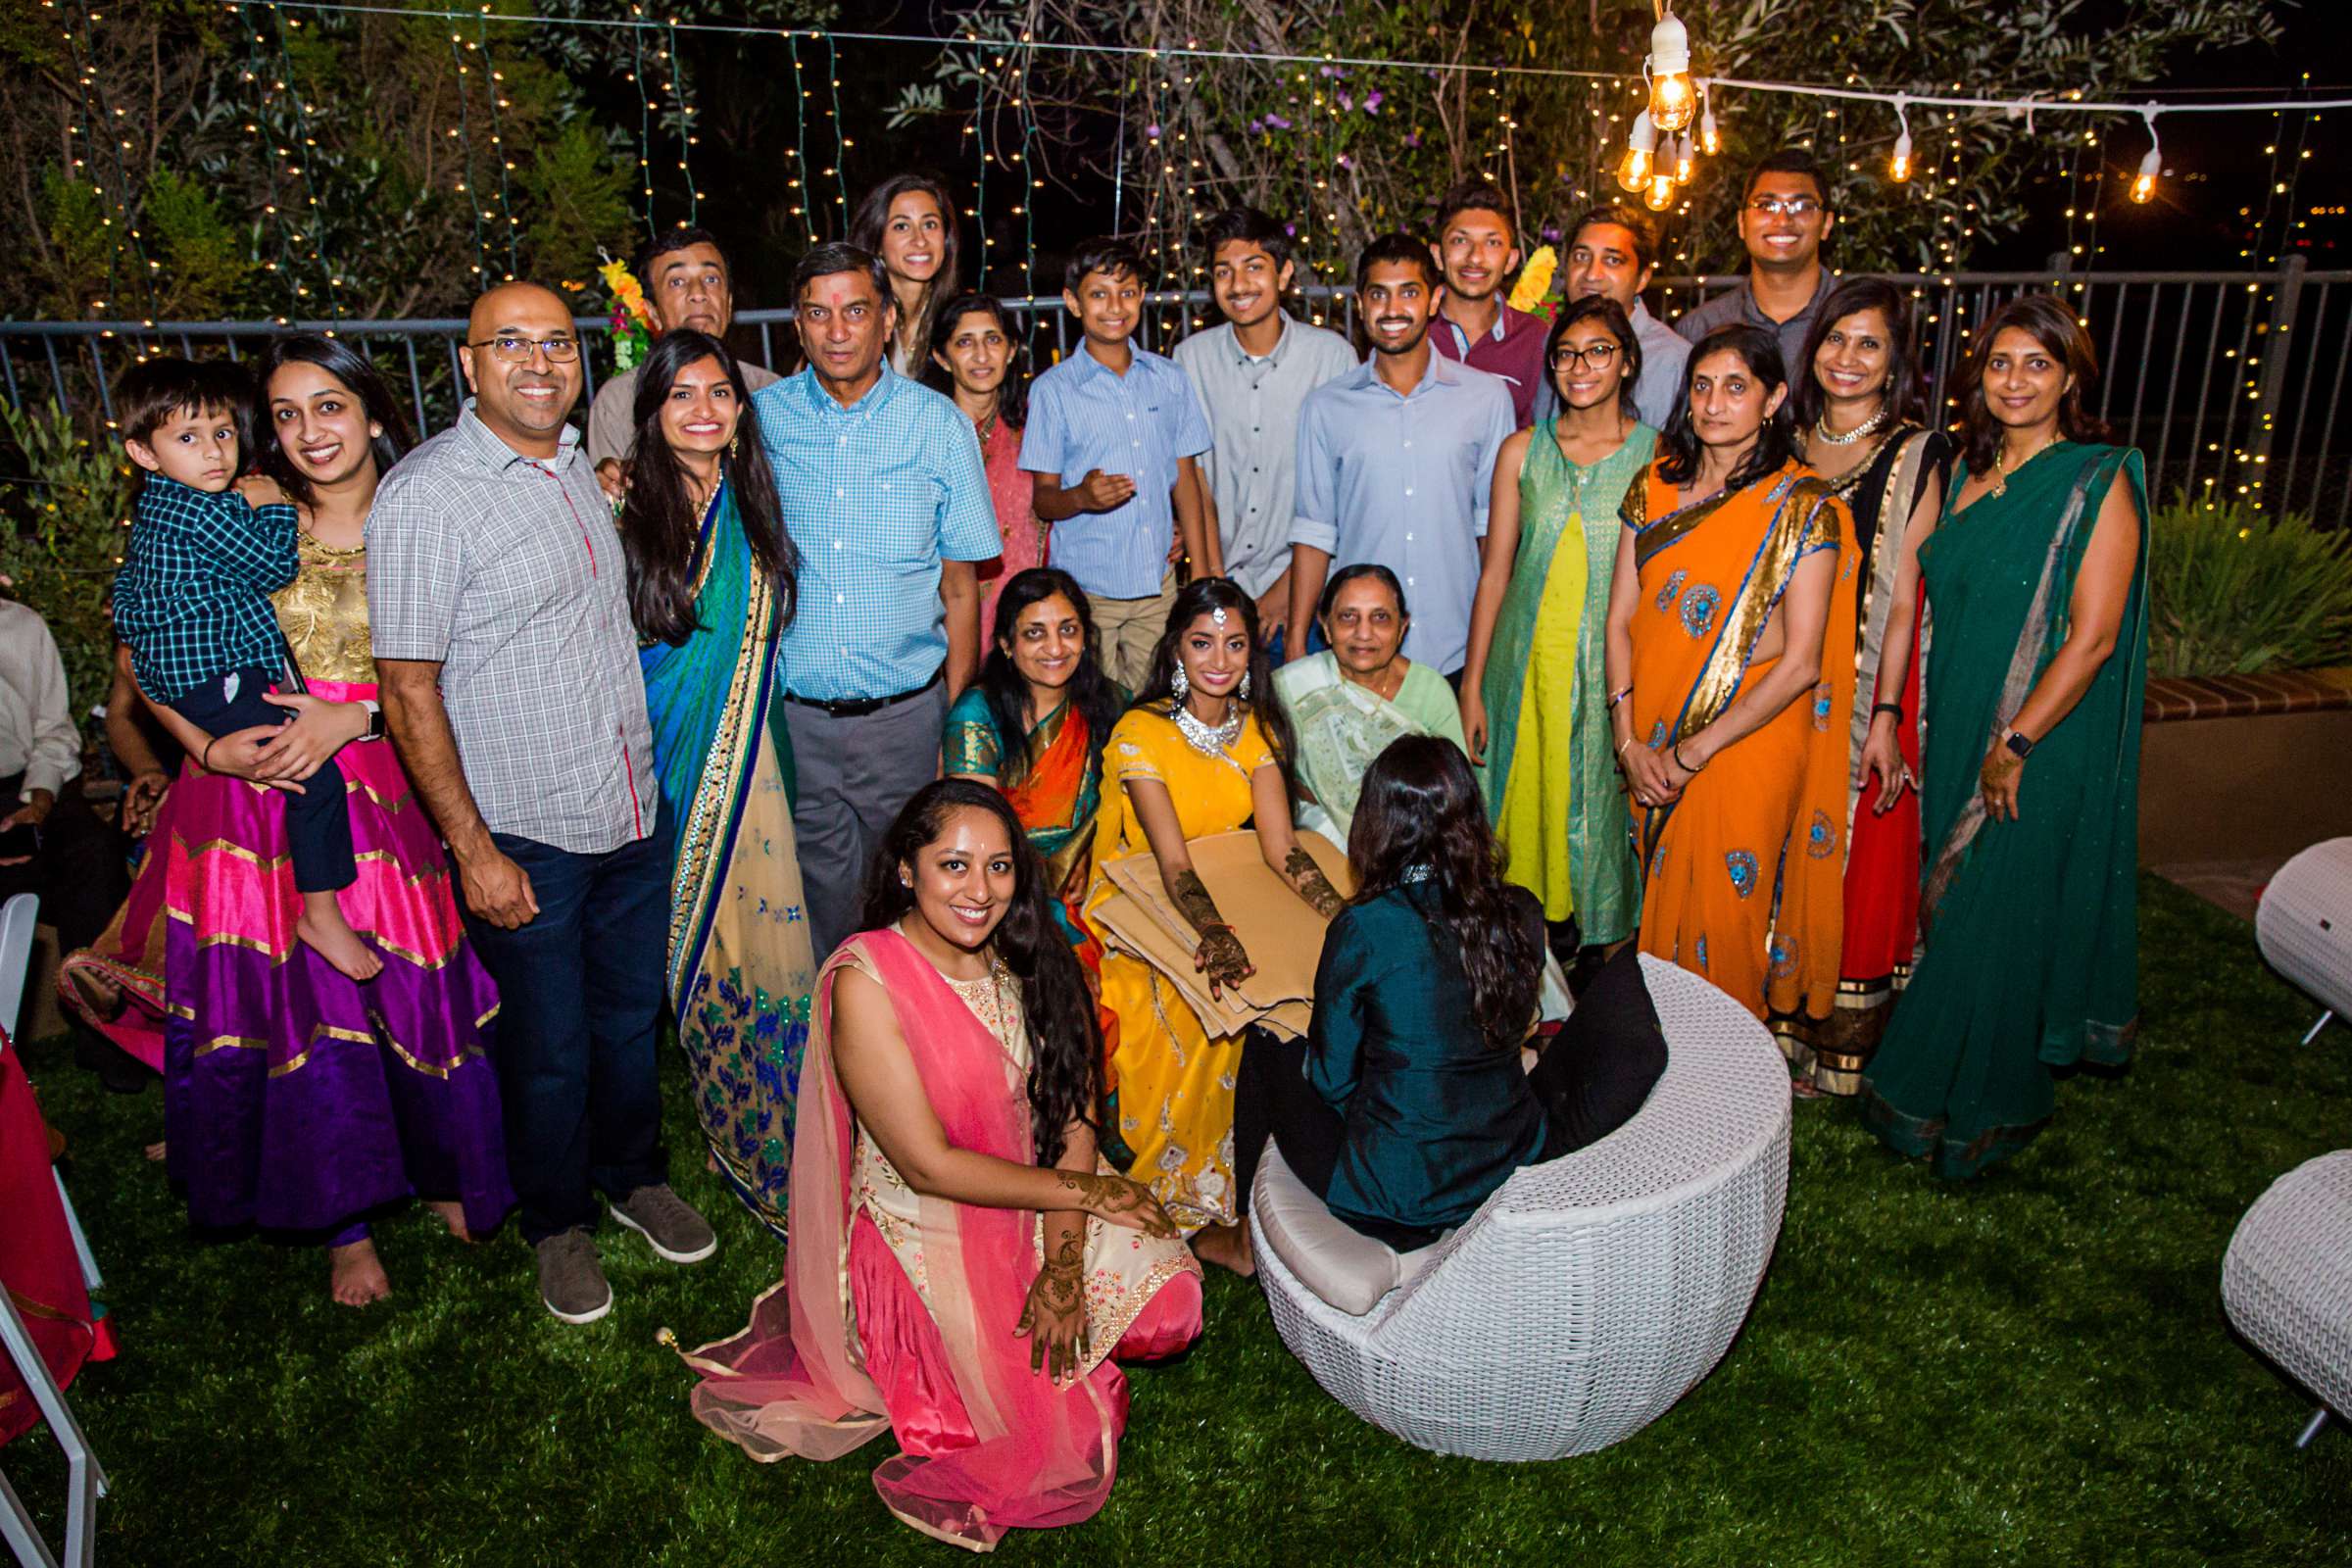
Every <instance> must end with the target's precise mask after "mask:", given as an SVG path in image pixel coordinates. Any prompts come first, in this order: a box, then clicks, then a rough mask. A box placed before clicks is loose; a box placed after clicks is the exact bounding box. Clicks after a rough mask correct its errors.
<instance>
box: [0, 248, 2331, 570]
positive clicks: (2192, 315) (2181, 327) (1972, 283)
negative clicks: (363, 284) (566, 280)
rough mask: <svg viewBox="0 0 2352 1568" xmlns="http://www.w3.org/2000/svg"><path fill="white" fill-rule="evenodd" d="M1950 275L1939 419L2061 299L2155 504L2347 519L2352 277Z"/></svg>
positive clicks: (1178, 311)
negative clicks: (2026, 326) (2089, 343)
mask: <svg viewBox="0 0 2352 1568" xmlns="http://www.w3.org/2000/svg"><path fill="white" fill-rule="evenodd" d="M2058 260H2059V259H2054V265H2053V266H2052V268H2051V269H2050V270H2046V271H2039V272H1945V273H1922V274H1916V275H1909V276H1901V277H1897V278H1895V279H1894V281H1895V282H1897V283H1898V284H1900V285H1901V286H1903V287H1904V288H1906V289H1907V290H1908V291H1909V292H1910V293H1911V295H1912V298H1913V301H1914V319H1913V323H1912V330H1913V334H1914V337H1915V339H1916V342H1915V348H1916V350H1917V353H1918V363H1920V364H1921V365H1922V366H1924V367H1925V368H1926V369H1927V371H1928V374H1929V376H1930V380H1931V395H1932V398H1933V400H1934V403H1933V406H1936V407H1946V406H1948V404H1949V402H1950V400H1951V399H1952V392H1951V390H1950V389H1951V387H1952V385H1953V383H1954V379H1955V375H1956V372H1957V370H1958V368H1959V367H1960V365H1961V364H1962V362H1963V359H1964V357H1965V355H1966V353H1967V350H1968V346H1969V342H1970V339H1971V337H1972V336H1973V334H1974V332H1975V331H1976V329H1977V327H1978V326H1979V325H1980V324H1981V323H1983V322H1984V321H1985V319H1987V318H1988V317H1989V316H1990V315H1991V313H1992V312H1993V311H1994V310H1996V309H1998V308H1999V306H2000V304H2001V303H2002V302H2003V301H2004V300H2007V299H2009V298H2010V297H2012V296H2014V295H2016V294H2018V293H2021V292H2023V291H2025V290H2027V289H2034V288H2041V289H2056V290H2058V291H2059V292H2060V293H2061V294H2062V296H2063V297H2064V298H2066V299H2067V300H2069V301H2070V302H2071V303H2072V304H2073V305H2074V306H2075V309H2076V314H2077V315H2078V316H2079V317H2080V318H2081V319H2082V320H2083V321H2084V322H2085V324H2086V326H2087V327H2088V329H2089V331H2090V333H2091V336H2092V339H2093V341H2094V343H2095V344H2096V345H2097V347H2098V350H2099V357H2100V364H2101V366H2102V368H2103V375H2102V377H2101V381H2100V385H2099V388H2098V391H2097V394H2096V396H2095V399H2094V405H2093V406H2094V407H2095V408H2096V409H2097V411H2098V413H2099V414H2100V416H2101V417H2104V418H2106V419H2107V420H2109V421H2110V422H2111V423H2112V424H2113V425H2114V426H2115V430H2116V434H2117V436H2118V438H2119V439H2122V440H2124V441H2127V442H2129V443H2131V445H2134V446H2137V447H2139V448H2140V449H2141V451H2142V452H2143V453H2145V455H2146V457H2147V462H2148V476H2149V481H2150V485H2151V487H2152V488H2153V490H2154V491H2155V492H2156V493H2157V495H2159V496H2160V497H2167V496H2170V495H2171V494H2173V493H2174V492H2176V491H2180V492H2185V493H2186V494H2189V495H2191V496H2216V497H2220V496H2238V497H2244V498H2247V499H2254V500H2259V501H2260V502H2262V504H2264V505H2265V506H2267V507H2270V508H2272V509H2276V510H2283V511H2294V512H2302V513H2306V514H2308V515H2312V516H2313V517H2314V518H2315V519H2316V520H2318V521H2319V522H2321V523H2323V524H2326V525H2338V524H2341V523H2343V522H2345V521H2346V520H2348V519H2352V429H2347V430H2345V431H2343V432H2341V433H2339V428H2338V421H2339V416H2341V414H2342V413H2343V393H2344V382H2345V376H2346V370H2345V367H2346V365H2347V364H2348V363H2352V271H2315V270H2310V269H2309V268H2308V267H2307V266H2306V265H2305V263H2304V262H2303V261H2302V259H2301V258H2294V259H2291V260H2289V261H2288V262H2287V263H2286V264H2285V265H2284V266H2283V267H2281V268H2279V269H2278V270H2272V271H2258V272H2235V273H2215V272H2156V271H2138V272H2122V271H2099V272H2092V273H2079V272H2070V271H2069V270H2066V269H2065V268H2064V267H2063V266H2062V265H2056V262H2057V261H2058ZM1732 281H1733V279H1731V278H1730V277H1684V278H1668V279H1663V280H1661V281H1660V283H1659V285H1658V287H1657V290H1656V294H1655V297H1656V298H1657V299H1658V300H1659V301H1660V305H1661V311H1660V314H1661V315H1663V316H1665V317H1666V319H1673V318H1674V317H1676V316H1679V315H1680V314H1682V313H1683V312H1684V311H1686V310H1689V309H1690V308H1691V307H1692V306H1694V305H1696V304H1697V303H1698V302H1700V301H1701V300H1703V299H1705V298H1707V297H1708V296H1709V295H1711V294H1714V293H1717V292H1719V291H1721V290H1722V289H1723V288H1725V287H1727V286H1728V285H1729V284H1730V283H1731V282H1732ZM1006 304H1007V306H1008V307H1009V308H1010V309H1011V311H1012V313H1013V315H1014V317H1015V319H1017V320H1020V321H1022V322H1025V323H1026V324H1027V329H1028V337H1029V340H1030V344H1031V348H1032V352H1033V354H1034V356H1035V357H1036V359H1037V360H1038V362H1039V363H1041V364H1044V363H1052V362H1053V361H1054V360H1056V359H1058V358H1060V357H1061V356H1062V355H1063V354H1066V353H1068V352H1069V351H1070V348H1071V347H1072V344H1073V342H1074V341H1075V340H1074V338H1073V336H1072V325H1071V322H1070V319H1069V317H1068V315H1067V313H1065V312H1064V311H1063V309H1062V307H1061V301H1060V298H1059V296H1056V295H1041V296H1038V297H1036V298H1032V299H1016V300H1008V301H1006ZM1304 305H1305V308H1306V311H1307V313H1308V315H1309V316H1310V317H1311V318H1313V319H1318V320H1326V321H1328V322H1329V323H1330V324H1331V325H1333V326H1335V327H1338V328H1340V329H1342V330H1345V331H1348V332H1350V333H1352V331H1353V328H1354V299H1353V296H1352V294H1350V293H1348V292H1347V291H1344V290H1312V291H1309V297H1308V298H1307V299H1306V300H1305V301H1304ZM1148 306H1149V309H1147V311H1146V313H1145V320H1144V323H1143V326H1142V328H1141V337H1142V340H1143V342H1144V344H1145V345H1146V346H1147V347H1151V348H1156V349H1161V350H1165V349H1166V348H1167V347H1168V346H1169V345H1171V344H1173V343H1174V342H1175V341H1176V340H1177V339H1178V338H1180V337H1182V336H1183V335H1184V334H1185V333H1186V332H1188V331H1191V330H1193V329H1195V328H1197V327H1199V326H1200V325H1201V324H1203V322H1204V321H1205V320H1207V319H1209V316H1210V306H1209V303H1208V298H1207V296H1206V295H1205V294H1201V293H1162V294H1154V295H1152V296H1151V297H1150V299H1149V301H1148ZM791 317H792V313H791V312H790V311H784V310H751V311H743V312H740V313H738V315H737V317H736V327H735V333H734V336H735V340H736V344H737V347H738V351H739V352H743V353H747V354H749V355H751V356H752V357H753V358H756V359H759V360H760V361H762V362H764V363H765V364H767V365H770V366H783V365H787V364H790V363H792V362H793V361H795V360H796V359H797V358H798V355H797V352H795V349H794V345H793V343H792V336H791V330H790V322H791ZM293 324H294V325H297V326H301V327H304V328H310V329H315V330H320V331H331V332H334V333H336V334H338V335H339V336H341V337H343V338H345V339H347V340H349V341H351V342H354V343H356V344H358V345H360V346H361V347H363V348H365V349H366V350H367V352H368V354H369V355H370V356H371V357H372V358H373V359H374V361H375V363H376V364H377V366H378V367H379V368H382V369H383V370H384V371H385V372H386V373H387V374H388V375H390V376H391V377H392V378H393V379H394V381H395V384H402V383H405V385H406V387H407V392H408V398H409V401H410V404H411V407H412V409H413V411H414V412H415V414H416V417H417V425H418V427H419V428H420V429H432V428H435V427H437V426H438V425H440V424H444V423H447V422H448V421H449V420H450V419H451V418H453V417H455V415H456V411H457V405H458V401H459V398H460V395H461V394H460V390H459V389H460V387H461V386H462V385H463V379H462V377H461V376H460V374H459V370H458V356H457V351H458V344H459V342H460V340H461V339H462V338H463V337H464V335H465V326H466V323H465V322H464V321H463V320H461V319H419V320H383V321H357V320H347V321H303V322H297V323H293ZM578 324H579V327H580V330H581V331H582V333H583V334H584V335H585V336H586V338H587V340H588V342H589V344H590V352H589V355H588V358H587V378H588V382H589V391H590V393H591V395H593V392H594V389H595V385H596V382H597V380H598V379H599V377H601V376H603V375H606V374H610V373H611V369H612V366H611V358H610V355H611V350H610V347H609V344H610V341H611V340H610V339H609V338H608V337H607V336H606V334H605V333H604V331H603V330H602V328H603V326H604V321H603V319H601V318H595V317H583V318H581V319H579V322H578ZM286 329H287V326H286V323H281V322H277V321H162V322H154V323H147V322H139V321H0V385H4V389H5V392H6V395H7V397H8V398H9V400H10V401H11V402H12V403H17V404H20V405H22V404H23V403H25V402H26V401H31V402H34V403H43V402H48V401H52V400H54V401H55V402H57V403H58V404H59V405H60V406H61V407H63V408H65V409H66V410H67V411H68V412H70V413H71V412H76V411H79V412H80V413H82V414H83V415H85V416H86V417H94V418H97V419H106V418H111V417H112V416H113V410H112V406H111V401H110V397H109V391H108V389H109V386H110V384H111V383H112V381H113V380H114V378H115V377H116V376H117V375H119V374H120V373H121V372H122V370H123V368H124V367H125V366H127V365H128V364H129V363H130V362H131V361H132V359H133V358H134V357H136V356H137V355H139V354H142V353H152V352H157V351H162V352H167V353H169V352H177V353H182V354H188V355H198V354H215V353H218V354H225V355H227V356H228V357H230V358H232V359H234V358H240V357H242V356H243V355H244V354H247V353H250V352H252V351H253V350H254V349H255V348H256V347H257V346H258V343H259V341H260V340H262V339H266V338H268V337H270V335H272V334H274V333H277V332H281V331H284V330H286Z"/></svg>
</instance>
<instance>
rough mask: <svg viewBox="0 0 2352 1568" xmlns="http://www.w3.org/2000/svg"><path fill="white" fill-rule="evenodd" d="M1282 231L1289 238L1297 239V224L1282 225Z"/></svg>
mask: <svg viewBox="0 0 2352 1568" xmlns="http://www.w3.org/2000/svg"><path fill="white" fill-rule="evenodd" d="M1282 231H1283V232H1284V233H1285V234H1288V235H1290V236H1291V238H1293V239H1297V238H1298V237H1299V225H1298V224H1297V223H1285V224H1283V225H1282Z"/></svg>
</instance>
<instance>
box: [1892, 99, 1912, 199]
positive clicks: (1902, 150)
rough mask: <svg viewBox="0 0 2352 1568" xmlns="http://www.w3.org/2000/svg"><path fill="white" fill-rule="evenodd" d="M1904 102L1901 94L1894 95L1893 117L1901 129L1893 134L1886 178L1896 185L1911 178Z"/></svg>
mask: <svg viewBox="0 0 2352 1568" xmlns="http://www.w3.org/2000/svg"><path fill="white" fill-rule="evenodd" d="M1904 101H1905V100H1904V98H1903V95H1902V94H1901V93H1896V94H1895V96H1894V117H1895V120H1896V122H1897V123H1899V124H1900V125H1901V127H1902V128H1901V129H1900V130H1898V131H1897V132H1896V133H1895V137H1894V156H1893V157H1892V158H1891V159H1889V160H1887V178H1888V179H1891V180H1893V181H1894V182H1895V183H1896V184H1898V185H1899V184H1901V183H1902V182H1903V181H1904V180H1906V179H1909V178H1910V177H1911V117H1910V116H1909V115H1908V114H1906V113H1905V112H1904V110H1903V104H1904Z"/></svg>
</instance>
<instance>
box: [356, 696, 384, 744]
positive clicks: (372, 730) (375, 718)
mask: <svg viewBox="0 0 2352 1568" xmlns="http://www.w3.org/2000/svg"><path fill="white" fill-rule="evenodd" d="M360 706H361V707H362V708H365V709H366V710H368V733H367V734H365V735H363V736H361V737H360V739H362V740H364V741H380V740H382V739H383V738H384V705H383V704H381V703H374V702H369V701H368V699H367V698H365V697H363V698H361V699H360Z"/></svg>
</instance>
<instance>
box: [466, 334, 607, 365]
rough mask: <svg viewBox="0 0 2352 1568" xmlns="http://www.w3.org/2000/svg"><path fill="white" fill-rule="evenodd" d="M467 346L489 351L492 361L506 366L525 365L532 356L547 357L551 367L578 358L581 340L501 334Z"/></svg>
mask: <svg viewBox="0 0 2352 1568" xmlns="http://www.w3.org/2000/svg"><path fill="white" fill-rule="evenodd" d="M466 347H467V348H469V349H488V350H489V351H490V357H491V358H492V359H494V360H498V361H500V362H502V363H503V364H507V365H528V364H530V363H531V356H532V355H534V354H544V355H546V356H547V363H548V364H550V365H569V364H570V363H571V362H572V361H574V360H576V359H578V358H579V357H580V340H579V339H578V338H576V337H524V336H523V335H522V334H520V333H519V332H503V333H501V334H499V335H498V336H497V337H486V338H484V339H482V340H481V341H480V342H479V343H473V342H468V343H467V344H466Z"/></svg>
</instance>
